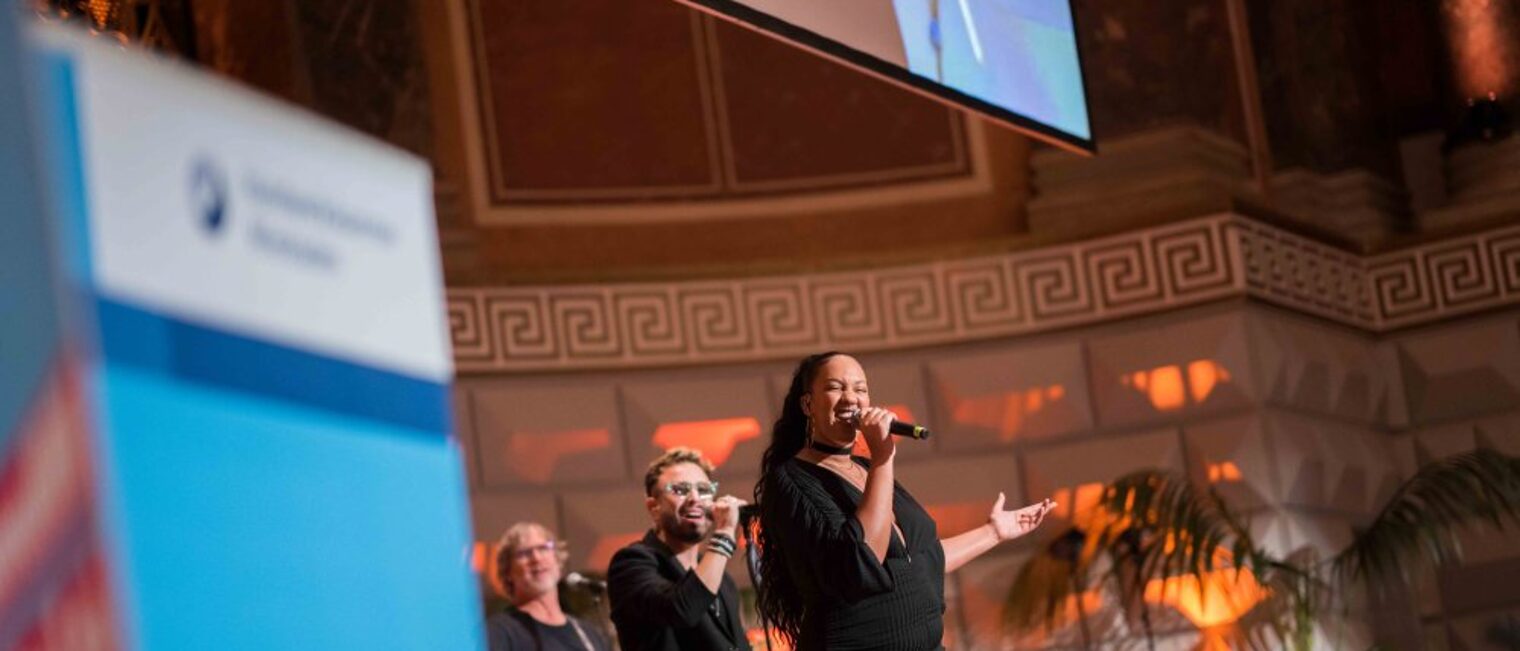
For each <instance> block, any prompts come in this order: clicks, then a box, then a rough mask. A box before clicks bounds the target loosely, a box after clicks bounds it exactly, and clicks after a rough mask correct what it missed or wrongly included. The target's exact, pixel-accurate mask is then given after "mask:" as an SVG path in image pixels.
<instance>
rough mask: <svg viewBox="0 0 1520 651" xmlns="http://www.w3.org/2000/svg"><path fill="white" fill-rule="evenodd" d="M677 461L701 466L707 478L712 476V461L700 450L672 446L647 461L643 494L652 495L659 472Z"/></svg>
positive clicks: (658, 478)
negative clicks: (652, 459) (647, 468)
mask: <svg viewBox="0 0 1520 651" xmlns="http://www.w3.org/2000/svg"><path fill="white" fill-rule="evenodd" d="M679 463H690V464H693V465H695V466H696V467H698V468H701V469H702V472H705V473H707V478H708V479H711V478H712V474H713V470H714V468H713V465H712V462H711V461H708V460H707V459H706V458H705V457H703V456H702V451H701V450H695V449H692V448H685V447H674V448H671V449H669V450H666V451H665V454H662V455H660V456H659V457H657V458H655V460H654V461H651V462H649V470H646V471H644V495H646V496H649V497H654V483H655V482H657V481H659V480H660V474H661V473H663V472H665V469H666V468H669V467H671V466H674V465H676V464H679Z"/></svg>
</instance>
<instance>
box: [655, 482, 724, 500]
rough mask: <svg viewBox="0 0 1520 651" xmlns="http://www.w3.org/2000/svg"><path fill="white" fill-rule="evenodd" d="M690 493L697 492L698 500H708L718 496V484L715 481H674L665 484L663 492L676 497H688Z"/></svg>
mask: <svg viewBox="0 0 1520 651" xmlns="http://www.w3.org/2000/svg"><path fill="white" fill-rule="evenodd" d="M692 491H696V492H697V497H698V498H700V499H706V500H710V499H712V498H714V497H717V495H718V482H715V481H699V482H689V481H676V482H671V483H669V484H665V492H667V493H670V494H671V495H674V496H676V497H688V496H690V495H691V492H692Z"/></svg>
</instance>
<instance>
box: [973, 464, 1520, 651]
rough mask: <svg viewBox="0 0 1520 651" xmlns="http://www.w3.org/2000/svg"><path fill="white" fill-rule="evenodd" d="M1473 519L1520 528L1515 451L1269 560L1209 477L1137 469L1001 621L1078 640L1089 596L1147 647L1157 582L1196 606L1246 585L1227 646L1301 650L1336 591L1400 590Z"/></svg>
mask: <svg viewBox="0 0 1520 651" xmlns="http://www.w3.org/2000/svg"><path fill="white" fill-rule="evenodd" d="M1481 523H1487V524H1489V525H1492V526H1494V527H1496V528H1498V529H1501V530H1502V529H1503V528H1504V527H1505V525H1506V524H1510V525H1514V524H1520V458H1517V457H1513V456H1509V455H1505V454H1502V453H1499V452H1495V451H1492V450H1475V451H1472V452H1468V453H1465V454H1459V455H1456V456H1452V457H1448V458H1446V459H1442V460H1440V461H1437V462H1434V463H1430V464H1427V465H1425V466H1424V467H1422V468H1421V469H1420V470H1419V471H1418V472H1416V473H1415V474H1414V476H1412V477H1410V478H1409V479H1408V480H1407V481H1405V482H1404V483H1403V484H1401V485H1400V486H1399V487H1398V488H1397V489H1396V490H1395V492H1394V493H1393V495H1392V496H1391V497H1390V498H1389V500H1388V501H1387V503H1386V504H1384V506H1383V508H1382V510H1381V511H1380V512H1379V513H1378V514H1377V515H1376V516H1375V517H1373V518H1372V520H1371V521H1370V522H1368V523H1367V525H1366V526H1365V527H1363V528H1359V529H1357V530H1355V531H1353V535H1352V540H1351V542H1350V544H1349V545H1347V546H1346V547H1345V548H1344V549H1342V550H1340V551H1339V552H1337V553H1335V554H1334V555H1331V556H1328V557H1320V556H1318V555H1316V554H1315V553H1314V551H1313V550H1308V549H1305V550H1300V551H1298V552H1296V553H1294V554H1292V555H1289V556H1278V555H1275V554H1273V553H1272V552H1270V551H1268V550H1267V549H1265V548H1263V547H1262V546H1261V545H1260V544H1258V542H1257V541H1256V540H1255V539H1254V538H1253V537H1252V534H1251V531H1250V528H1249V527H1247V526H1246V525H1245V523H1244V522H1242V520H1241V519H1240V518H1239V517H1238V516H1237V515H1236V513H1234V512H1232V511H1231V509H1230V508H1229V506H1228V504H1226V502H1225V501H1224V499H1223V498H1222V497H1221V496H1220V495H1219V493H1218V492H1217V491H1216V490H1215V489H1214V488H1213V486H1212V485H1199V484H1197V483H1195V482H1193V481H1190V480H1189V479H1188V478H1187V477H1185V476H1182V475H1179V474H1176V473H1171V472H1163V471H1158V470H1146V471H1140V472H1136V473H1132V474H1129V475H1126V476H1124V477H1121V478H1119V479H1118V480H1116V481H1114V482H1113V483H1111V484H1109V485H1108V486H1107V487H1105V488H1104V490H1103V493H1102V498H1101V499H1100V500H1099V504H1098V506H1097V507H1096V509H1095V510H1094V512H1093V513H1092V514H1090V515H1089V519H1088V521H1086V522H1084V526H1082V527H1080V528H1078V527H1074V528H1072V529H1070V530H1068V531H1066V532H1064V533H1063V534H1061V535H1060V536H1058V537H1056V539H1055V540H1053V541H1052V542H1050V543H1049V544H1048V545H1047V546H1046V547H1045V549H1044V550H1043V553H1038V554H1035V555H1034V556H1033V557H1032V558H1031V559H1030V560H1029V561H1027V562H1026V563H1025V564H1024V566H1023V567H1022V568H1021V569H1020V572H1019V574H1018V577H1017V578H1016V579H1015V581H1014V584H1013V586H1012V588H1011V589H1010V590H1009V593H1008V596H1007V599H1006V601H1005V603H1004V609H1003V615H1004V622H1005V624H1006V625H1007V626H1008V627H1011V628H1012V629H1013V630H1016V631H1022V632H1029V631H1036V630H1042V629H1043V630H1053V629H1055V628H1058V627H1060V626H1062V625H1065V624H1069V623H1072V620H1073V619H1075V620H1076V623H1078V624H1079V625H1080V627H1079V630H1080V632H1081V635H1082V637H1083V640H1082V641H1083V646H1088V645H1090V644H1091V642H1092V633H1091V631H1090V630H1089V628H1088V625H1089V622H1088V617H1089V613H1088V612H1087V611H1088V609H1089V608H1090V607H1091V604H1090V603H1088V602H1090V601H1091V600H1090V599H1088V598H1087V597H1089V596H1091V595H1092V591H1093V590H1097V591H1099V592H1100V593H1102V594H1106V595H1107V596H1109V597H1111V598H1112V599H1113V601H1114V603H1115V604H1116V605H1117V606H1118V610H1119V611H1120V612H1121V613H1123V614H1124V616H1125V617H1128V618H1129V619H1130V621H1131V623H1132V624H1137V625H1138V626H1139V628H1140V629H1141V630H1142V631H1143V632H1144V634H1145V638H1146V641H1147V643H1150V644H1151V645H1152V648H1154V642H1153V631H1152V622H1151V620H1150V614H1151V609H1150V608H1149V603H1151V602H1155V601H1165V600H1166V598H1167V596H1168V595H1167V594H1166V591H1167V590H1181V589H1182V587H1187V588H1189V589H1190V590H1191V592H1192V594H1193V596H1194V598H1196V599H1197V600H1198V601H1204V600H1207V599H1208V598H1209V594H1208V593H1209V591H1211V590H1220V591H1223V592H1227V593H1232V594H1239V593H1241V592H1245V593H1248V594H1249V595H1250V596H1249V598H1248V599H1247V601H1246V602H1245V603H1241V604H1239V606H1240V608H1239V609H1238V611H1237V612H1233V613H1232V615H1233V616H1232V617H1231V618H1230V623H1231V625H1230V626H1228V627H1223V628H1225V629H1227V630H1226V631H1225V632H1222V633H1219V634H1220V635H1228V636H1229V639H1228V640H1223V642H1225V643H1227V644H1229V646H1231V647H1235V648H1242V647H1243V648H1253V649H1255V648H1293V649H1308V648H1310V647H1311V645H1312V639H1313V637H1312V635H1313V630H1314V625H1315V622H1316V621H1317V620H1318V619H1319V617H1320V616H1322V615H1324V614H1326V613H1327V612H1328V610H1329V609H1331V608H1334V607H1337V604H1343V602H1341V601H1339V600H1338V599H1337V598H1336V597H1337V595H1341V594H1345V591H1346V590H1347V589H1350V588H1353V587H1357V586H1363V587H1365V586H1382V585H1386V584H1387V582H1390V581H1401V582H1403V583H1404V584H1406V585H1407V584H1408V583H1409V582H1410V581H1412V579H1413V577H1414V573H1413V570H1416V569H1419V568H1423V567H1428V566H1431V565H1440V564H1444V563H1449V562H1452V561H1455V560H1457V559H1459V558H1460V554H1461V548H1460V546H1459V544H1458V540H1457V533H1459V532H1460V531H1462V530H1464V529H1466V528H1469V527H1472V526H1474V525H1478V524H1481ZM1174 600H1175V599H1174ZM1194 605H1195V606H1196V603H1195V604H1194ZM1195 623H1196V622H1195ZM1200 627H1201V625H1200Z"/></svg>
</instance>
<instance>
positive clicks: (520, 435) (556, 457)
mask: <svg viewBox="0 0 1520 651" xmlns="http://www.w3.org/2000/svg"><path fill="white" fill-rule="evenodd" d="M611 445H612V433H611V432H610V431H608V430H607V429H605V428H592V429H575V430H564V431H558V432H513V433H512V435H511V442H510V443H508V444H507V453H508V455H509V457H508V459H507V463H508V464H509V465H511V466H512V469H513V470H514V471H516V472H517V476H519V477H521V478H523V479H524V480H527V481H529V482H533V483H537V484H543V483H548V481H549V479H550V478H551V477H553V476H554V470H555V469H556V468H558V467H559V462H560V460H561V459H563V458H565V457H568V456H572V455H576V454H583V453H586V452H592V451H595V450H602V449H605V448H607V447H608V446H611Z"/></svg>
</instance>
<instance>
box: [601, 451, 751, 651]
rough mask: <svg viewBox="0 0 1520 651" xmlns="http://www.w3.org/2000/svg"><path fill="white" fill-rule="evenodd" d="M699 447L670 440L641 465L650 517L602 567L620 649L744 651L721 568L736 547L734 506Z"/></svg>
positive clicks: (734, 595) (734, 594)
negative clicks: (641, 530) (662, 450)
mask: <svg viewBox="0 0 1520 651" xmlns="http://www.w3.org/2000/svg"><path fill="white" fill-rule="evenodd" d="M712 471H713V466H712V464H711V463H709V462H708V461H707V459H704V458H703V457H702V453H701V452H698V451H696V450H692V449H689V448H681V447H677V448H671V449H670V450H669V451H668V452H666V453H665V454H663V455H661V456H660V457H659V458H657V459H655V460H654V461H653V462H652V463H650V464H649V469H648V471H647V472H645V473H644V495H645V497H644V508H645V509H646V510H647V511H648V512H649V519H650V521H651V523H652V524H653V525H654V526H653V527H652V528H651V529H650V530H649V531H648V533H646V534H645V535H644V538H643V539H642V540H639V541H638V542H635V543H633V544H631V545H628V546H627V547H624V548H622V549H620V550H618V552H617V553H616V554H615V555H613V557H612V563H611V565H610V566H609V567H608V569H607V596H608V601H609V603H610V605H611V606H612V623H613V625H614V626H616V628H617V637H618V643H619V644H620V645H621V646H622V648H623V651H648V650H658V651H678V650H679V651H705V650H708V649H721V650H723V651H737V650H739V649H743V650H745V651H748V650H749V648H750V646H749V642H748V640H747V639H746V637H745V633H744V627H743V625H742V624H741V623H740V621H739V589H738V587H737V586H735V585H734V580H733V579H732V578H730V577H729V576H728V573H727V571H726V570H727V567H728V563H729V561H730V560H731V559H732V558H733V557H734V556H735V555H736V553H737V551H738V542H737V540H738V539H737V538H736V537H735V535H736V532H737V531H738V527H739V507H741V506H743V505H744V502H743V501H742V500H740V499H739V498H737V497H734V496H732V495H723V496H721V497H720V496H719V494H718V483H717V482H715V481H713V480H712Z"/></svg>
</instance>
